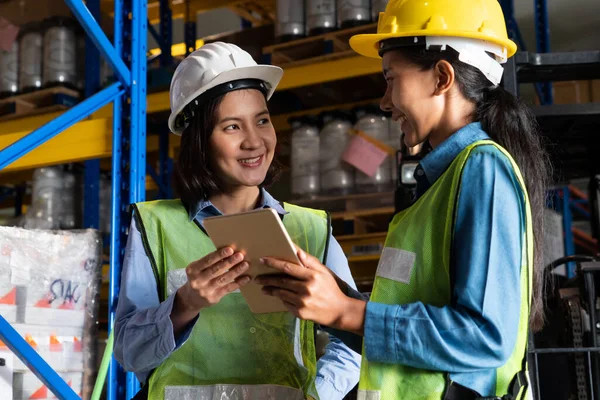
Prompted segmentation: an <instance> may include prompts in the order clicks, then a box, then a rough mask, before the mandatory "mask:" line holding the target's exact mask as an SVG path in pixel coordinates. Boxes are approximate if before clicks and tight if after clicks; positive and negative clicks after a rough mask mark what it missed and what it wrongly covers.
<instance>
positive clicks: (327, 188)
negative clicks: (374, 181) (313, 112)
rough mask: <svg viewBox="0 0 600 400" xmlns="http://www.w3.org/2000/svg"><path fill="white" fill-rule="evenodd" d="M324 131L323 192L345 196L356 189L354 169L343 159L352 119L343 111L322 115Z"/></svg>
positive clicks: (322, 143)
mask: <svg viewBox="0 0 600 400" xmlns="http://www.w3.org/2000/svg"><path fill="white" fill-rule="evenodd" d="M321 120H322V121H323V122H322V124H323V129H321V132H320V135H319V136H320V137H321V144H320V154H319V159H320V160H321V162H320V163H319V164H320V169H321V190H322V191H324V192H328V193H336V194H337V193H340V194H345V193H348V192H350V191H351V189H352V188H353V187H354V167H352V166H351V165H349V164H346V162H345V161H344V160H343V159H342V156H343V154H344V151H345V150H346V146H347V145H348V141H349V139H350V129H352V119H351V117H350V115H348V114H347V113H344V112H341V111H330V112H325V113H323V114H321Z"/></svg>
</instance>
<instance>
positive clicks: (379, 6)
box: [371, 0, 388, 22]
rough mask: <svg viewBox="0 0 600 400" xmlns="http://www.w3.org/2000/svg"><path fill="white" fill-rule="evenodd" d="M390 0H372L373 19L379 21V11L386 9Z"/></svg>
mask: <svg viewBox="0 0 600 400" xmlns="http://www.w3.org/2000/svg"><path fill="white" fill-rule="evenodd" d="M387 3H388V0H371V20H373V21H375V22H377V20H379V13H380V12H384V11H385V6H387Z"/></svg>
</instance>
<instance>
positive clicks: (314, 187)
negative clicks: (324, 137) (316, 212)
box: [290, 117, 320, 197]
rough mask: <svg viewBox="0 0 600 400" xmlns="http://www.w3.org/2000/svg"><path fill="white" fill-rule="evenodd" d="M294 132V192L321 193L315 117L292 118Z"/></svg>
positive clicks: (317, 130) (301, 194)
mask: <svg viewBox="0 0 600 400" xmlns="http://www.w3.org/2000/svg"><path fill="white" fill-rule="evenodd" d="M290 124H291V125H292V128H293V130H294V132H293V133H292V157H291V158H292V162H291V164H292V193H293V194H295V195H298V196H303V197H304V196H310V195H314V194H317V193H319V189H320V186H319V178H320V174H319V145H320V138H319V126H318V120H317V119H316V118H314V117H312V118H311V117H301V118H292V119H290Z"/></svg>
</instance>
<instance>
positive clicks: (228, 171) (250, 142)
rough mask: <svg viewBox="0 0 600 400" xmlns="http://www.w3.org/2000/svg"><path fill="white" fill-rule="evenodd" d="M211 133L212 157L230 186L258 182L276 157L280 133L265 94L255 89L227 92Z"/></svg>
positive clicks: (261, 181) (264, 175)
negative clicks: (270, 112) (276, 131)
mask: <svg viewBox="0 0 600 400" xmlns="http://www.w3.org/2000/svg"><path fill="white" fill-rule="evenodd" d="M215 122H216V124H215V128H214V130H213V132H212V135H211V136H210V139H209V141H210V150H211V151H210V152H211V155H210V161H211V163H212V167H213V169H214V171H215V172H216V173H217V175H219V177H220V178H221V179H220V180H221V181H222V182H223V183H224V184H225V185H227V186H229V187H230V188H237V187H241V186H246V187H252V186H259V185H260V184H261V183H263V181H264V180H265V177H266V175H267V171H268V170H269V166H270V165H271V162H272V161H273V156H274V153H275V146H276V144H277V136H276V134H275V129H274V128H273V125H272V124H271V118H270V115H269V110H268V109H267V102H266V99H265V97H264V95H263V94H262V93H261V92H259V91H258V90H255V89H246V90H236V91H233V92H230V93H228V94H226V95H225V96H224V98H223V100H222V101H221V104H220V105H219V107H218V110H217V112H216V118H215Z"/></svg>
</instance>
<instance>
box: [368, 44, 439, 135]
mask: <svg viewBox="0 0 600 400" xmlns="http://www.w3.org/2000/svg"><path fill="white" fill-rule="evenodd" d="M382 65H383V74H384V77H385V79H386V82H387V88H386V91H385V94H384V96H383V98H382V99H381V104H380V106H381V109H383V110H384V111H387V112H391V113H392V119H393V120H394V121H395V123H399V124H401V127H402V132H404V142H405V143H406V145H407V146H408V147H414V146H416V145H419V144H421V143H424V142H425V141H427V140H428V139H429V136H430V134H431V132H432V131H434V130H435V129H436V128H437V127H438V125H439V124H440V120H441V119H442V114H443V109H444V99H443V96H439V92H438V90H437V85H438V82H439V77H438V75H437V74H436V71H435V69H428V70H423V69H422V68H420V67H418V66H417V65H414V64H411V63H409V62H408V61H407V60H406V59H404V58H403V57H402V55H401V54H400V53H399V52H396V51H388V52H386V53H385V54H384V55H383V64H382Z"/></svg>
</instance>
